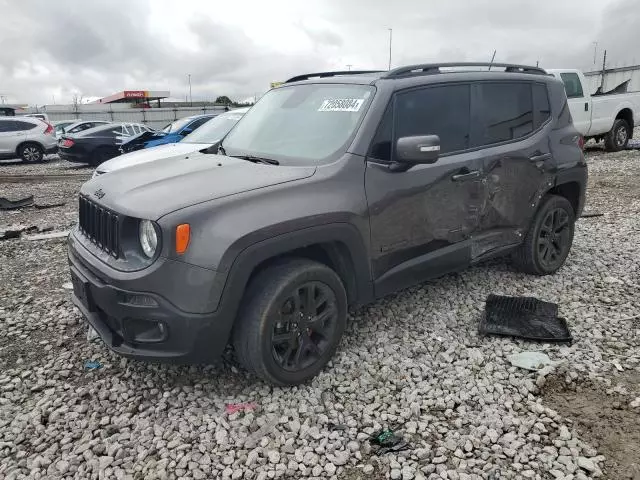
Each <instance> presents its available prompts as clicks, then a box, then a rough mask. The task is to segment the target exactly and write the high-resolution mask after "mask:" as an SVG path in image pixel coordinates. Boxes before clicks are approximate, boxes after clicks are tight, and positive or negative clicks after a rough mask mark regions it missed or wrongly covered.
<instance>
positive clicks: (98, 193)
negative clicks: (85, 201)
mask: <svg viewBox="0 0 640 480" xmlns="http://www.w3.org/2000/svg"><path fill="white" fill-rule="evenodd" d="M93 194H94V195H95V196H96V197H98V199H100V198H102V197H104V195H105V194H104V192H103V191H102V189H101V188H99V189H98V190H96V191H95V192H94V193H93Z"/></svg>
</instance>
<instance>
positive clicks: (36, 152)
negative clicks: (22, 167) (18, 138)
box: [18, 143, 44, 163]
mask: <svg viewBox="0 0 640 480" xmlns="http://www.w3.org/2000/svg"><path fill="white" fill-rule="evenodd" d="M18 156H19V157H20V158H21V159H22V161H23V162H25V163H37V162H41V161H42V159H43V158H44V150H43V149H42V147H41V146H40V145H38V144H37V143H25V144H24V145H21V146H20V148H19V149H18Z"/></svg>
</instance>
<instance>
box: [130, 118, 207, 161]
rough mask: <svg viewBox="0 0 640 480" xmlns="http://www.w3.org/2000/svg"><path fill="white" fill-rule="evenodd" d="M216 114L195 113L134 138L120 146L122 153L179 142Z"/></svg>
mask: <svg viewBox="0 0 640 480" xmlns="http://www.w3.org/2000/svg"><path fill="white" fill-rule="evenodd" d="M214 117H215V115H209V114H208V115H194V116H192V117H185V118H181V119H179V120H176V121H175V122H173V123H170V124H169V125H167V126H166V127H164V128H163V129H162V130H159V131H151V132H147V133H143V134H142V135H138V136H137V137H134V138H132V139H131V140H130V141H128V142H127V143H124V144H123V145H122V146H121V147H120V151H121V152H122V153H129V152H133V151H135V150H141V149H143V148H151V147H157V146H158V145H165V144H167V143H178V142H179V141H180V140H182V139H183V138H184V137H186V136H187V135H189V134H190V133H192V132H193V131H194V130H196V129H198V128H199V127H201V126H202V125H204V124H205V123H207V122H208V121H209V120H211V119H212V118H214Z"/></svg>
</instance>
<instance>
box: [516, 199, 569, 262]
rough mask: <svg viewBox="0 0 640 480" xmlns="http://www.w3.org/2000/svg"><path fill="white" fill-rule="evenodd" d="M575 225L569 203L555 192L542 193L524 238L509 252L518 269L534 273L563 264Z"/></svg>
mask: <svg viewBox="0 0 640 480" xmlns="http://www.w3.org/2000/svg"><path fill="white" fill-rule="evenodd" d="M574 227H575V213H574V211H573V207H572V206H571V203H569V201H568V200H567V199H566V198H564V197H560V196H557V195H548V196H547V197H545V198H544V199H543V201H542V203H541V205H540V208H539V209H538V212H537V213H536V216H535V217H534V219H533V222H532V224H531V227H530V228H529V232H528V233H527V236H526V238H525V241H524V243H523V244H522V245H520V247H519V248H518V250H516V252H515V253H514V255H513V260H514V263H515V264H516V266H517V267H518V268H519V270H521V271H523V272H526V273H531V274H534V275H549V274H552V273H555V272H556V271H557V270H558V269H559V268H560V267H562V265H563V264H564V262H565V260H566V259H567V256H568V255H569V250H571V245H572V243H573V232H574Z"/></svg>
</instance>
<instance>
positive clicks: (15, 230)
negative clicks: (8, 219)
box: [0, 224, 53, 240]
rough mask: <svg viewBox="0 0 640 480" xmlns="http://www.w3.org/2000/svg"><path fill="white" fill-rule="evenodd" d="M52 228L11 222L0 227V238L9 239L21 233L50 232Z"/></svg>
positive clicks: (18, 236) (17, 236)
mask: <svg viewBox="0 0 640 480" xmlns="http://www.w3.org/2000/svg"><path fill="white" fill-rule="evenodd" d="M51 230H53V227H42V228H40V227H37V226H36V225H31V226H27V225H22V224H13V225H9V226H8V227H4V228H2V229H0V240H10V239H13V238H20V236H21V235H22V234H23V233H27V234H28V233H43V232H50V231H51Z"/></svg>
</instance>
